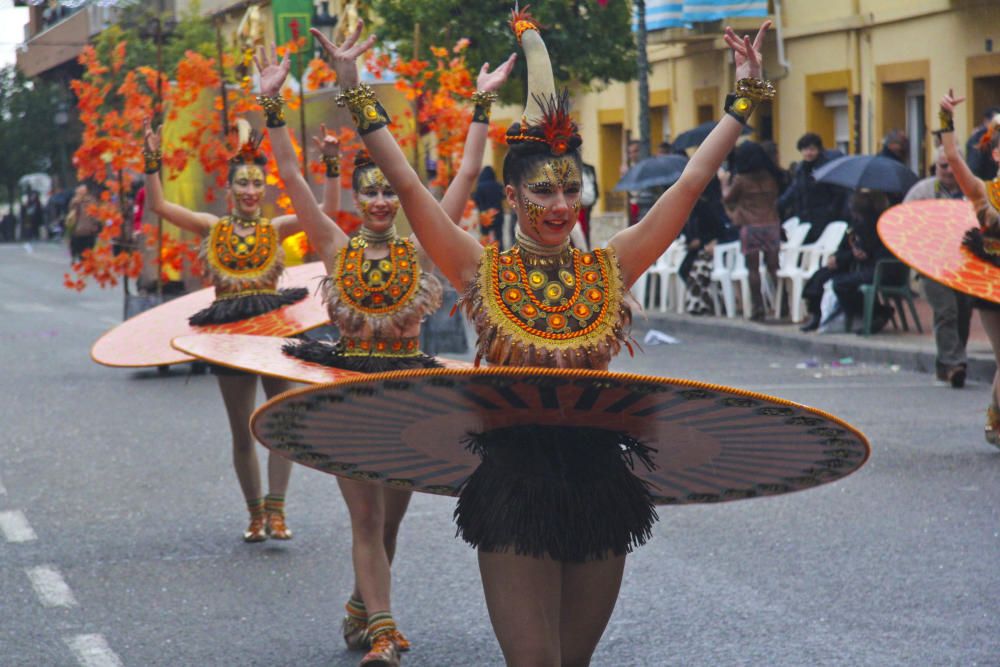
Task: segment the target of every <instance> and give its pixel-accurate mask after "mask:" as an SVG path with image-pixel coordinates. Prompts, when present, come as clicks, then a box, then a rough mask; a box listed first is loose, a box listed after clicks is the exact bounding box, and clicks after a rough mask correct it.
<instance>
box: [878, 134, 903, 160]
mask: <svg viewBox="0 0 1000 667" xmlns="http://www.w3.org/2000/svg"><path fill="white" fill-rule="evenodd" d="M879 155H880V156H882V157H887V158H889V159H890V160H896V161H897V162H901V163H902V164H907V163H908V160H909V157H910V139H909V137H907V136H906V132H903V131H902V130H889V133H888V134H886V135H885V139H884V140H883V141H882V150H881V151H880V152H879Z"/></svg>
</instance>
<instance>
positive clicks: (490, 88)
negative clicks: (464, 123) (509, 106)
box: [441, 53, 517, 224]
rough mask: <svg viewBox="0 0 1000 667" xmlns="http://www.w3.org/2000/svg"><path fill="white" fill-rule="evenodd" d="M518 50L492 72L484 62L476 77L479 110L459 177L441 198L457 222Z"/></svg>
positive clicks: (473, 180)
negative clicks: (495, 104) (493, 106)
mask: <svg viewBox="0 0 1000 667" xmlns="http://www.w3.org/2000/svg"><path fill="white" fill-rule="evenodd" d="M516 60H517V54H516V53H512V54H511V55H510V57H509V58H507V61H506V62H505V63H504V64H503V65H500V67H498V68H496V70H494V71H493V72H490V69H489V68H490V64H489V63H483V67H482V69H480V70H479V77H478V78H477V79H476V95H475V102H476V110H475V111H474V112H473V114H472V123H471V124H470V125H469V132H468V134H466V135H465V148H464V150H463V151H462V163H461V164H460V165H459V167H458V172H457V173H456V174H455V178H453V179H452V181H451V183H449V184H448V189H447V190H446V191H445V193H444V197H442V198H441V208H443V209H444V211H445V213H447V214H448V217H449V218H451V219H452V220H453V221H454V222H455V224H458V223H459V221H460V220H461V219H462V213H464V212H465V203H466V202H467V201H469V196H470V195H471V194H472V188H473V187H475V185H476V180H477V179H478V178H479V171H480V169H482V167H483V152H485V150H486V139H487V137H488V135H489V131H490V104H492V102H493V100H494V99H496V91H497V90H499V89H500V86H502V85H503V84H504V83H506V82H507V77H508V76H510V72H511V70H512V69H514V62H515V61H516Z"/></svg>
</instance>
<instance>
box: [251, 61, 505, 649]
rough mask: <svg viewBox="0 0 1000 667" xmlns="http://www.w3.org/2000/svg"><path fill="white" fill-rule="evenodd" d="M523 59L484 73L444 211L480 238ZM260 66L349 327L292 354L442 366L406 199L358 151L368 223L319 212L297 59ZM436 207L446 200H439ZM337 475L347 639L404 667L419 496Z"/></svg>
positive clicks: (284, 155)
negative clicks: (295, 122)
mask: <svg viewBox="0 0 1000 667" xmlns="http://www.w3.org/2000/svg"><path fill="white" fill-rule="evenodd" d="M514 61H515V56H514V55H511V57H510V58H509V59H508V60H507V61H506V62H505V63H504V64H502V65H501V66H500V67H498V68H497V69H496V70H495V71H493V72H490V71H489V67H488V64H486V65H483V67H482V69H481V70H480V72H479V77H478V79H477V82H476V83H477V88H478V92H477V93H476V94H475V95H474V96H473V98H474V102H475V105H476V106H475V110H474V113H473V122H472V124H471V127H470V129H469V132H468V135H467V137H466V143H465V149H464V154H463V159H462V163H461V166H460V167H459V169H458V173H457V174H456V176H455V179H454V180H453V181H452V183H451V184H450V185H449V187H448V190H447V191H446V192H445V194H444V197H443V198H442V201H441V204H440V208H439V209H438V210H441V211H443V212H444V215H445V216H446V218H447V219H448V220H449V224H451V225H452V227H453V229H455V230H456V231H457V232H458V233H459V234H461V235H462V236H463V238H469V239H472V237H471V236H468V235H467V234H466V233H465V232H462V231H461V230H460V229H459V228H458V227H457V226H456V225H455V223H454V222H451V221H456V222H457V221H458V220H460V219H461V216H462V213H463V211H464V210H465V204H466V202H467V201H468V199H469V195H470V193H471V191H472V187H473V185H474V183H475V181H476V178H477V176H478V174H479V167H480V165H481V164H482V158H483V151H484V149H485V146H486V139H487V134H488V129H489V113H490V104H491V103H492V101H493V100H495V99H496V92H495V91H496V90H497V89H499V88H500V86H501V85H503V83H504V82H505V81H506V80H507V77H508V76H509V74H510V71H511V69H512V68H513V65H514ZM256 63H257V67H258V69H259V70H260V86H261V96H260V98H259V101H260V104H261V106H262V107H263V108H264V111H265V114H266V116H267V127H268V131H269V133H270V137H271V145H272V147H273V150H274V155H275V158H276V160H277V162H278V169H279V171H280V173H281V176H282V178H283V179H284V180H285V183H286V186H287V188H288V193H289V195H290V197H291V199H292V204H293V206H294V207H295V211H296V214H297V215H298V219H299V220H300V222H301V224H302V226H303V227H304V228H305V230H306V232H307V233H308V235H309V238H310V240H311V242H312V244H313V246H314V247H315V248H316V249H317V252H318V254H319V256H320V258H321V259H322V261H323V263H324V266H325V267H326V271H327V273H328V278H327V279H326V281H325V284H324V288H325V299H326V302H327V305H328V308H329V312H330V320H331V322H332V323H333V324H334V325H336V326H337V327H338V328H339V330H340V334H341V337H340V340H338V341H337V342H336V343H328V342H324V341H296V342H290V343H289V344H288V345H286V346H285V352H286V353H287V354H290V355H292V356H295V357H297V358H300V359H304V360H307V361H312V362H316V363H321V364H324V365H327V366H332V367H336V368H343V369H347V370H352V371H361V372H366V373H368V372H378V371H385V370H398V369H405V368H431V367H437V366H439V365H440V364H439V363H438V362H437V361H436V360H435V359H434V358H433V357H429V356H428V355H426V354H424V353H423V352H421V351H420V349H419V339H420V338H419V337H420V325H421V322H423V321H424V320H425V319H426V318H427V317H428V316H429V315H430V314H431V313H433V312H434V311H435V310H436V309H437V308H439V307H440V305H441V283H440V282H439V281H438V280H437V278H435V277H434V276H433V275H432V274H431V272H430V268H431V264H430V261H429V259H428V258H427V257H426V256H425V255H424V253H423V250H422V249H421V248H420V246H419V244H417V243H416V241H415V239H412V238H401V237H399V236H398V235H397V233H396V228H395V225H394V220H395V217H396V214H397V212H398V210H399V198H398V197H397V196H396V192H395V190H394V189H393V188H392V186H391V185H390V184H389V182H388V181H387V180H386V178H385V176H384V175H383V173H382V171H381V170H380V169H379V168H378V167H377V166H376V165H375V163H374V162H372V160H371V158H370V157H369V156H368V154H367V153H366V152H365V151H359V153H358V154H357V156H356V157H355V160H354V172H353V174H352V177H351V182H352V187H353V191H354V203H355V206H356V207H357V209H358V210H359V211H360V212H361V217H362V221H363V222H362V226H361V230H360V235H359V236H357V237H354V238H349V237H348V236H347V235H346V234H345V233H344V232H343V231H342V230H341V229H340V228H339V227H338V226H337V225H336V224H334V223H333V221H332V220H331V219H330V217H329V216H328V215H326V214H324V212H323V211H321V210H320V208H319V206H317V204H316V202H315V200H314V199H313V197H312V193H311V192H310V190H309V186H308V184H307V183H306V181H305V179H304V178H303V177H302V176H301V174H300V173H299V171H298V164H297V161H296V158H295V153H294V151H293V149H292V144H291V139H290V137H289V133H288V129H287V127H286V126H285V122H284V116H283V100H282V99H281V97H280V91H281V86H282V84H283V82H284V80H285V78H286V76H287V75H288V71H289V67H290V66H289V60H288V58H287V56H286V57H285V58H284V59H282V60H281V61H280V62H279V61H278V59H277V55H276V53H275V51H274V49H273V48H272V50H271V53H270V54H268V53H267V52H265V51H264V50H263V49H262V50H260V51H259V52H258V54H257V58H256ZM324 162H325V164H326V168H327V175H328V176H330V177H336V176H338V175H339V173H340V171H339V170H340V163H339V160H337V159H324ZM421 187H422V188H423V186H422V185H421ZM424 191H425V192H427V190H426V189H425V190H424ZM428 196H430V194H429V193H428ZM434 205H435V206H438V204H437V202H435V204H434ZM337 482H338V483H339V485H340V489H341V492H342V493H343V496H344V500H345V501H346V503H347V508H348V512H349V514H350V517H351V534H352V545H351V551H352V560H353V564H354V574H355V589H354V591H353V593H352V595H351V597H350V599H349V600H348V602H347V604H346V611H347V615H346V617H345V618H344V621H343V626H342V630H343V636H344V641H345V643H346V644H347V646H348V648H351V649H365V648H368V649H369V650H368V652H367V653H366V654H365V656H364V657H363V658H362V660H361V664H362V665H396V664H399V660H400V658H399V652H400V651H406V650H408V649H409V648H410V643H409V641H408V640H407V639H406V637H405V636H404V635H403V634H402V633H401V632H400V631H399V630H398V629H397V627H396V624H395V620H394V619H393V616H392V611H391V605H390V565H391V563H392V559H393V556H394V554H395V550H396V537H397V534H398V532H399V526H400V523H401V521H402V519H403V515H404V514H405V512H406V508H407V506H408V504H409V502H410V496H411V495H412V492H411V491H406V490H399V489H390V488H386V487H379V486H375V485H372V484H368V483H366V482H362V481H356V480H350V479H344V478H339V477H338V479H337Z"/></svg>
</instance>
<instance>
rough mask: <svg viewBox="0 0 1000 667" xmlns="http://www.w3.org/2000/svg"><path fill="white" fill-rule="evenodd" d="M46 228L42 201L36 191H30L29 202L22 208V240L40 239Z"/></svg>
mask: <svg viewBox="0 0 1000 667" xmlns="http://www.w3.org/2000/svg"><path fill="white" fill-rule="evenodd" d="M44 226H45V211H44V210H43V209H42V200H41V198H39V196H38V193H37V192H35V191H34V190H28V201H27V202H26V203H25V204H24V206H22V207H21V240H22V241H31V240H33V239H37V238H38V237H39V233H40V232H41V229H42V228H43V227H44Z"/></svg>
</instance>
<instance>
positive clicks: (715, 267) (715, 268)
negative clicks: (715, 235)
mask: <svg viewBox="0 0 1000 667" xmlns="http://www.w3.org/2000/svg"><path fill="white" fill-rule="evenodd" d="M740 257H742V254H741V253H740V242H739V241H730V242H729V243H716V244H715V252H714V253H713V255H712V276H711V283H710V285H711V286H710V288H709V291H710V292H711V294H712V304H713V305H714V306H715V312H716V313H720V312H722V309H721V308H720V307H719V296H720V292H721V296H722V304H723V305H724V306H725V309H726V317H730V318H732V317H736V295H735V294H734V293H733V269H735V268H736V262H737V261H738V260H739V258H740Z"/></svg>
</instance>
